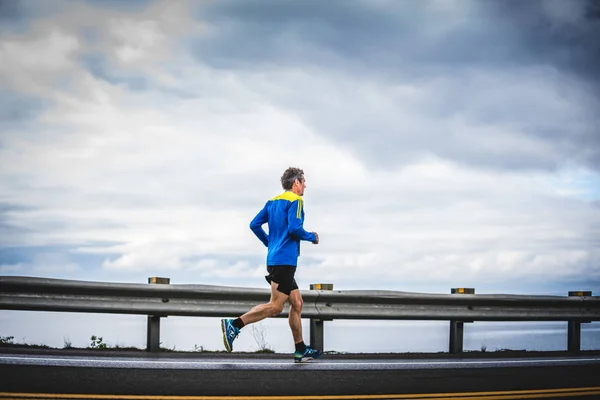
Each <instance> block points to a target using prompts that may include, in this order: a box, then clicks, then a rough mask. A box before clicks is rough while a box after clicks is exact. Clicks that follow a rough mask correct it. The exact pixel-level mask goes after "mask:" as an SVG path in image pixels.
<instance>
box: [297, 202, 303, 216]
mask: <svg viewBox="0 0 600 400" xmlns="http://www.w3.org/2000/svg"><path fill="white" fill-rule="evenodd" d="M301 215H302V199H299V200H298V211H296V218H300V216H301Z"/></svg>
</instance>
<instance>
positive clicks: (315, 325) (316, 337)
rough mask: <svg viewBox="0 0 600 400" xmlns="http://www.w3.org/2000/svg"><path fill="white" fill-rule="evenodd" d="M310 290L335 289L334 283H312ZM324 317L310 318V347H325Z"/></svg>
mask: <svg viewBox="0 0 600 400" xmlns="http://www.w3.org/2000/svg"><path fill="white" fill-rule="evenodd" d="M310 290H333V283H311V284H310ZM323 321H324V320H323V319H320V318H311V319H310V345H309V346H310V347H312V348H313V349H316V350H321V351H323V349H324V348H325V345H324V343H323V336H325V327H324V326H323Z"/></svg>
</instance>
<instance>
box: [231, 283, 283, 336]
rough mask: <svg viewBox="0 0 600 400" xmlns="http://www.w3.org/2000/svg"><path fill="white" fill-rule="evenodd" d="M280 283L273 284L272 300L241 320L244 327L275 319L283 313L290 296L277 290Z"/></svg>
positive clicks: (251, 311)
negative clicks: (271, 318) (270, 318)
mask: <svg viewBox="0 0 600 400" xmlns="http://www.w3.org/2000/svg"><path fill="white" fill-rule="evenodd" d="M277 287H279V284H278V283H275V282H271V299H270V300H269V302H268V303H266V304H259V305H257V306H255V307H253V308H252V309H251V310H250V311H248V312H247V313H246V314H244V315H242V316H241V317H240V318H241V319H242V321H243V322H244V326H246V325H249V324H253V323H254V322H258V321H262V320H263V319H265V318H269V317H274V316H276V315H279V314H280V313H281V312H282V311H283V305H284V304H285V302H286V301H287V300H288V297H289V296H288V295H287V294H285V293H281V292H280V291H278V290H277Z"/></svg>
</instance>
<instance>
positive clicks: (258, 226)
mask: <svg viewBox="0 0 600 400" xmlns="http://www.w3.org/2000/svg"><path fill="white" fill-rule="evenodd" d="M267 204H269V203H268V202H267ZM267 204H265V206H264V207H263V209H262V210H260V211H259V212H258V214H256V217H254V219H253V220H252V222H250V229H252V232H254V234H255V235H256V237H257V238H258V239H259V240H260V241H261V242H263V244H264V245H265V246H267V247H269V237H268V236H267V233H266V232H265V230H264V229H263V228H262V226H263V224H265V223H266V222H268V221H269V213H268V212H267Z"/></svg>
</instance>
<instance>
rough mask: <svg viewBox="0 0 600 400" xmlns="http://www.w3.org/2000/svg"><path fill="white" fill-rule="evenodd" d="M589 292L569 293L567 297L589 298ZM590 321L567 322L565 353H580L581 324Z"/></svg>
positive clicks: (590, 293)
mask: <svg viewBox="0 0 600 400" xmlns="http://www.w3.org/2000/svg"><path fill="white" fill-rule="evenodd" d="M591 295H592V292H590V291H573V292H569V297H573V296H579V297H582V296H591ZM586 322H590V321H569V326H568V328H567V351H573V352H579V351H581V324H582V323H586Z"/></svg>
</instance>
